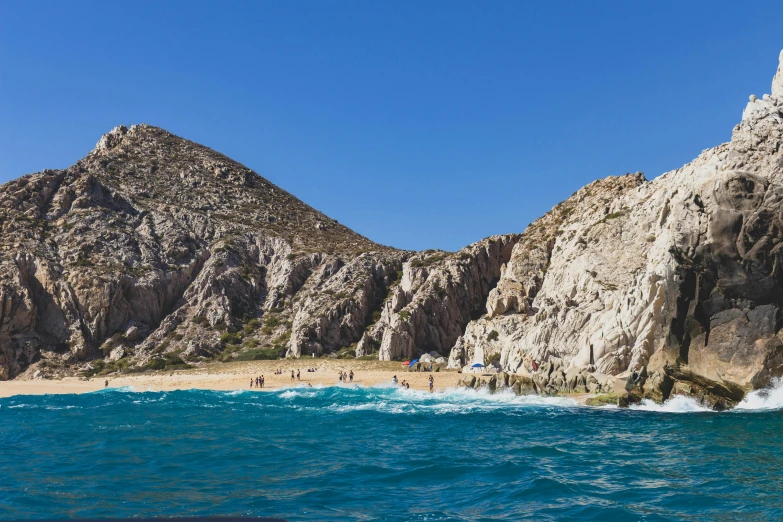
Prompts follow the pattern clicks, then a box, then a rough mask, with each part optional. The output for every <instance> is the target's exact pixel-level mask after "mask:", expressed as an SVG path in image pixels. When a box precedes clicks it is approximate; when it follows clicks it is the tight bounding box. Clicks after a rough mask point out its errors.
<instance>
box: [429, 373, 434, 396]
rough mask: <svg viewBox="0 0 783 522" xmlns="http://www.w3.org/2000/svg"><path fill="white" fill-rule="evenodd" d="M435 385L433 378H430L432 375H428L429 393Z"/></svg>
mask: <svg viewBox="0 0 783 522" xmlns="http://www.w3.org/2000/svg"><path fill="white" fill-rule="evenodd" d="M434 386H435V379H433V378H432V375H430V393H432V392H433V389H434Z"/></svg>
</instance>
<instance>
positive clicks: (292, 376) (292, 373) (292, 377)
mask: <svg viewBox="0 0 783 522" xmlns="http://www.w3.org/2000/svg"><path fill="white" fill-rule="evenodd" d="M291 382H294V371H293V370H291Z"/></svg>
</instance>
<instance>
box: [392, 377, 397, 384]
mask: <svg viewBox="0 0 783 522" xmlns="http://www.w3.org/2000/svg"><path fill="white" fill-rule="evenodd" d="M392 382H393V383H394V385H395V386H396V385H397V376H396V375H395V376H394V377H392Z"/></svg>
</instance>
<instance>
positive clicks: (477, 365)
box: [471, 363, 484, 368]
mask: <svg viewBox="0 0 783 522" xmlns="http://www.w3.org/2000/svg"><path fill="white" fill-rule="evenodd" d="M471 368H484V365H483V364H481V363H476V364H474V365H473V366H471Z"/></svg>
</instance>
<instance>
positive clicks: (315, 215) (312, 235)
mask: <svg viewBox="0 0 783 522" xmlns="http://www.w3.org/2000/svg"><path fill="white" fill-rule="evenodd" d="M0 248H1V249H2V254H1V255H0V378H2V379H8V378H13V377H14V376H16V375H18V374H19V373H20V372H22V371H24V370H25V368H27V367H28V366H30V365H31V364H32V363H36V362H39V361H43V362H44V363H46V364H45V367H46V368H48V370H46V371H50V370H51V369H52V368H58V367H63V366H65V367H73V366H74V365H79V364H81V361H85V360H88V359H95V358H100V359H102V358H103V357H104V356H105V357H107V359H106V360H107V361H108V362H112V363H116V364H117V367H118V368H119V367H122V366H123V365H139V364H146V363H147V362H149V360H150V359H151V358H153V359H156V358H159V359H161V361H163V360H164V359H165V360H167V361H169V362H171V361H175V362H176V361H177V358H179V362H180V363H182V362H183V359H185V360H187V359H190V360H195V359H198V358H203V357H209V356H214V355H215V354H217V353H220V352H232V353H233V352H237V353H240V352H243V351H247V350H252V349H255V350H263V349H266V350H268V351H271V352H277V353H279V354H280V355H283V354H285V352H286V351H289V353H292V354H297V355H298V354H300V353H311V352H316V353H322V352H324V351H331V350H334V349H337V348H339V347H342V346H347V345H349V344H351V343H355V342H357V341H359V339H360V338H361V336H362V334H363V332H364V328H365V327H366V325H367V324H369V322H370V321H371V318H372V312H373V310H377V309H378V308H379V307H380V304H381V302H382V301H383V298H384V297H385V295H386V293H387V291H388V290H387V287H388V286H389V285H390V284H391V282H392V281H393V280H394V279H395V278H396V275H397V272H398V271H400V270H401V269H402V263H403V262H404V261H405V260H406V259H407V258H408V257H409V256H410V255H411V254H410V253H407V252H401V251H397V250H394V249H391V248H387V247H383V246H380V245H377V244H375V243H373V242H371V241H369V240H367V239H366V238H364V237H361V236H359V235H358V234H356V233H354V232H352V231H351V230H349V229H347V228H345V227H344V226H342V225H340V224H339V223H337V222H336V221H334V220H332V219H330V218H328V217H327V216H325V215H323V214H321V213H320V212H317V211H316V210H314V209H312V208H310V207H308V206H307V205H305V204H303V203H302V202H301V201H299V200H297V199H296V198H294V197H293V196H291V195H290V194H288V193H287V192H285V191H283V190H281V189H280V188H278V187H276V186H274V185H272V184H271V183H269V182H268V181H266V180H265V179H263V178H261V177H260V176H258V175H257V174H256V173H254V172H252V171H251V170H249V169H247V168H245V167H244V166H242V165H240V164H238V163H236V162H234V161H231V160H230V159H228V158H226V157H225V156H223V155H221V154H219V153H217V152H214V151H212V150H210V149H207V148H206V147H202V146H200V145H197V144H195V143H192V142H189V141H187V140H184V139H182V138H178V137H176V136H173V135H171V134H169V133H168V132H166V131H164V130H162V129H158V128H155V127H150V126H147V125H138V126H134V127H131V128H126V127H117V128H115V129H114V130H112V131H111V132H110V133H108V134H106V135H105V136H103V137H102V138H101V140H100V141H99V142H98V145H97V146H96V148H95V150H93V151H92V152H91V153H90V154H89V155H88V156H87V157H86V158H84V159H82V160H80V161H79V162H77V163H76V164H75V165H74V166H72V167H70V168H68V169H65V170H57V171H45V172H43V173H39V174H32V175H28V176H24V177H22V178H19V179H17V180H15V181H12V182H9V183H7V184H5V185H3V186H2V187H0ZM158 364H161V363H158Z"/></svg>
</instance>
